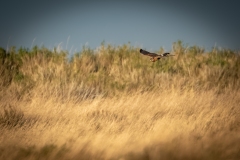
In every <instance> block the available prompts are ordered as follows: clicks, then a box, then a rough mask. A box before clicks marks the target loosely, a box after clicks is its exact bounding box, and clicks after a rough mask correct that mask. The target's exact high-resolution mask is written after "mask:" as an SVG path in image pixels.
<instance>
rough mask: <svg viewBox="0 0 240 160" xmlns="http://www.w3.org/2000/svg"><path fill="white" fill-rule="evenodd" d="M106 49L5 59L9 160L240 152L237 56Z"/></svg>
mask: <svg viewBox="0 0 240 160" xmlns="http://www.w3.org/2000/svg"><path fill="white" fill-rule="evenodd" d="M100 49H101V50H100V51H99V52H100V53H97V54H96V55H95V54H89V53H84V54H82V55H81V56H79V55H78V56H76V57H75V58H74V59H73V60H72V61H71V62H69V63H68V62H66V61H64V59H61V58H62V57H61V56H60V57H58V55H53V57H51V56H52V55H51V54H50V58H48V57H44V55H43V54H36V55H35V56H33V57H31V56H23V57H21V61H20V62H21V63H22V64H19V65H18V63H16V62H14V63H13V61H9V60H8V59H6V60H4V61H5V62H4V63H2V64H1V67H2V68H1V69H0V73H1V75H3V76H2V77H1V81H0V107H1V108H0V159H4V160H6V159H20V160H21V159H29V160H32V159H64V160H65V159H72V160H75V159H121V160H123V159H126V160H128V159H129V160H132V159H133V160H134V159H144V160H145V159H168V160H171V159H189V160H193V159H239V158H240V134H239V133H240V116H239V115H240V107H239V105H240V92H239V86H240V85H239V84H240V82H239V81H238V80H237V79H238V77H239V75H240V73H239V72H238V68H237V67H238V66H239V64H238V62H239V56H238V55H236V56H235V55H232V54H227V55H222V57H220V58H219V60H218V61H215V58H216V57H214V59H213V58H211V56H216V55H215V53H209V54H201V55H199V54H197V55H194V56H193V55H192V54H187V55H181V54H182V51H181V50H182V49H181V48H179V46H178V47H176V49H175V54H176V55H177V56H176V57H175V58H173V59H169V60H166V61H161V62H160V63H156V64H149V61H148V59H145V57H138V55H137V51H136V49H130V50H129V49H127V48H126V46H123V47H120V48H117V49H115V48H111V46H108V48H104V47H103V48H100ZM110 51H112V52H114V54H113V55H111V54H110ZM118 51H120V52H118ZM45 52H47V51H45ZM89 52H91V51H89ZM130 53H131V54H130ZM229 55H230V57H229ZM231 56H232V57H231ZM129 57H132V59H129ZM100 59H101V60H102V61H98V60H100ZM111 59H112V61H110V62H109V60H111ZM8 61H9V62H11V64H10V65H7V64H9V63H8ZM145 61H146V62H145ZM17 62H18V61H17ZM131 62H132V63H131ZM193 62H194V63H193ZM15 64H17V65H16V66H15ZM170 64H171V66H170ZM5 66H7V67H5ZM9 66H11V67H9ZM3 67H5V68H3ZM230 69H231V70H230Z"/></svg>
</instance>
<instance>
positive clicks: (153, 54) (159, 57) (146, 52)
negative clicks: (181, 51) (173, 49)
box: [140, 49, 174, 62]
mask: <svg viewBox="0 0 240 160" xmlns="http://www.w3.org/2000/svg"><path fill="white" fill-rule="evenodd" d="M140 53H142V54H143V55H146V56H150V57H151V58H150V61H152V62H155V61H157V60H159V59H161V58H162V57H168V56H174V55H170V53H163V54H156V53H150V52H148V51H145V50H143V49H140Z"/></svg>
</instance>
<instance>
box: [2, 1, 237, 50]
mask: <svg viewBox="0 0 240 160" xmlns="http://www.w3.org/2000/svg"><path fill="white" fill-rule="evenodd" d="M238 4H239V3H238V2H237V1H236V0H235V1H233V0H228V1H226V0H223V1H214V0H209V1H207V0H201V1H200V0H199V1H190V0H182V1H180V0H158V1H155V0H147V1H142V0H139V1H130V0H128V1H127V0H121V1H110V0H103V1H100V0H99V1H94V0H88V1H81V0H78V1H77V0H65V1H63V0H58V1H54V0H52V1H49V0H41V1H34V0H32V1H29V0H21V1H17V0H8V1H5V2H1V10H0V20H1V28H0V47H3V48H5V49H7V48H8V47H10V46H16V47H17V48H19V47H20V46H22V47H26V48H31V47H32V46H35V45H38V46H43V45H44V46H45V47H47V48H49V49H52V48H53V47H56V46H58V45H60V46H61V47H62V49H64V50H68V51H70V52H72V53H73V52H74V51H80V50H81V48H82V46H83V45H88V46H89V47H90V48H93V49H94V48H96V47H98V46H100V44H101V42H103V41H105V43H106V44H112V45H114V46H118V45H122V44H127V43H128V42H130V44H131V45H132V46H136V47H141V48H144V49H147V50H149V51H157V50H159V49H160V47H163V48H164V49H165V51H171V46H172V43H173V42H176V41H178V40H182V41H183V43H184V44H188V45H190V46H191V45H197V46H200V47H204V48H206V49H212V47H214V46H215V45H216V46H219V47H222V48H230V49H233V50H239V49H240V19H239V16H240V9H239V5H238Z"/></svg>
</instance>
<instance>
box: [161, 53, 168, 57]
mask: <svg viewBox="0 0 240 160" xmlns="http://www.w3.org/2000/svg"><path fill="white" fill-rule="evenodd" d="M169 54H170V53H163V54H162V56H163V57H165V56H168V55H169Z"/></svg>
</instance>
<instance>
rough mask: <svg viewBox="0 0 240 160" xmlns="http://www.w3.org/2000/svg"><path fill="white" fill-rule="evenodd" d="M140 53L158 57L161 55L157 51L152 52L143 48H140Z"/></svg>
mask: <svg viewBox="0 0 240 160" xmlns="http://www.w3.org/2000/svg"><path fill="white" fill-rule="evenodd" d="M140 53H142V54H143V55H146V56H150V57H156V56H159V55H158V54H156V53H150V52H148V51H145V50H143V49H140Z"/></svg>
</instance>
